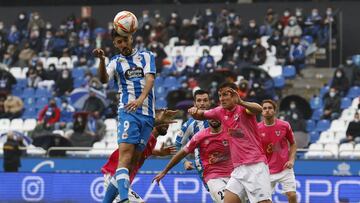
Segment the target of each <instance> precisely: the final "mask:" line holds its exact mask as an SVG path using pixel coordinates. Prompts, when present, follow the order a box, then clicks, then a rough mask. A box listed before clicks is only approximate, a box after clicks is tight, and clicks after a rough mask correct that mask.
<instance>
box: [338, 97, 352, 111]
mask: <svg viewBox="0 0 360 203" xmlns="http://www.w3.org/2000/svg"><path fill="white" fill-rule="evenodd" d="M351 103H352V100H351V99H350V98H348V97H343V98H341V104H340V108H341V109H346V108H348V107H349V106H351Z"/></svg>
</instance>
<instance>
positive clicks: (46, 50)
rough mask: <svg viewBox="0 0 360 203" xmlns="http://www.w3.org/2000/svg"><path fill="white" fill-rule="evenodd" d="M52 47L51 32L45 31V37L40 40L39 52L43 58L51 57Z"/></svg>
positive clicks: (52, 36) (52, 37) (52, 38)
mask: <svg viewBox="0 0 360 203" xmlns="http://www.w3.org/2000/svg"><path fill="white" fill-rule="evenodd" d="M53 45H54V35H53V33H52V31H50V30H48V31H46V34H45V37H44V38H43V39H42V47H41V52H42V54H43V55H44V56H50V55H52V53H51V51H52V49H53Z"/></svg>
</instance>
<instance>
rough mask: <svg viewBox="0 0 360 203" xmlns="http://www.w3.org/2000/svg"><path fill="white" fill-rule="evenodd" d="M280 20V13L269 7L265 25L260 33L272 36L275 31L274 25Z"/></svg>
mask: <svg viewBox="0 0 360 203" xmlns="http://www.w3.org/2000/svg"><path fill="white" fill-rule="evenodd" d="M277 22H278V15H277V14H276V13H275V11H274V10H273V9H272V8H268V9H267V11H266V16H265V19H264V25H263V26H261V27H260V34H261V35H267V36H270V35H271V33H273V27H275V26H276V23H277Z"/></svg>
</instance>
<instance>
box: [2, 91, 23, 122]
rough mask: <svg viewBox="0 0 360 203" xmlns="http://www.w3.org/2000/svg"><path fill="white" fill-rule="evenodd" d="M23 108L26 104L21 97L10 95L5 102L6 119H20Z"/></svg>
mask: <svg viewBox="0 0 360 203" xmlns="http://www.w3.org/2000/svg"><path fill="white" fill-rule="evenodd" d="M23 107H24V103H23V101H22V100H21V99H20V98H19V97H17V96H13V95H8V96H7V98H6V100H5V102H4V108H5V113H6V117H7V118H9V119H13V118H18V117H20V116H21V114H22V113H23Z"/></svg>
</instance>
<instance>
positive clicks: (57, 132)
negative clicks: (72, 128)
mask: <svg viewBox="0 0 360 203" xmlns="http://www.w3.org/2000/svg"><path fill="white" fill-rule="evenodd" d="M52 133H53V134H58V135H61V136H64V135H65V132H64V131H63V130H53V131H52Z"/></svg>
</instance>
